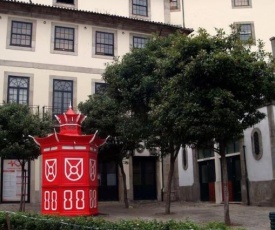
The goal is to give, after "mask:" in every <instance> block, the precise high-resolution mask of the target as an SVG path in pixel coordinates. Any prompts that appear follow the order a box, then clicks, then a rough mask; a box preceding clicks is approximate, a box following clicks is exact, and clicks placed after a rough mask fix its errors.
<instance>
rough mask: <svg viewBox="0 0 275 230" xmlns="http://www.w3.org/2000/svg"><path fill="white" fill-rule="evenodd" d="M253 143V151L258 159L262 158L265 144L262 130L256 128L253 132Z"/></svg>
mask: <svg viewBox="0 0 275 230" xmlns="http://www.w3.org/2000/svg"><path fill="white" fill-rule="evenodd" d="M251 143H252V153H253V156H254V158H255V159H256V160H260V159H261V158H262V155H263V145H262V133H261V130H260V129H258V128H255V129H253V130H252V133H251Z"/></svg>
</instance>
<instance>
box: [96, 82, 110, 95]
mask: <svg viewBox="0 0 275 230" xmlns="http://www.w3.org/2000/svg"><path fill="white" fill-rule="evenodd" d="M107 85H108V84H107V83H105V82H98V81H96V82H95V83H94V94H96V95H100V94H102V92H100V90H102V89H103V90H104V91H105V90H106V88H107ZM98 88H101V89H99V90H98Z"/></svg>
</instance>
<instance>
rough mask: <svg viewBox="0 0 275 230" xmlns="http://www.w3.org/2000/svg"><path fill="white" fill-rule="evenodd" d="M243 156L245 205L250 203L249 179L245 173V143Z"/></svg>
mask: <svg viewBox="0 0 275 230" xmlns="http://www.w3.org/2000/svg"><path fill="white" fill-rule="evenodd" d="M243 157H244V171H245V186H246V197H247V201H246V205H250V194H249V180H248V173H247V164H246V153H245V145H243Z"/></svg>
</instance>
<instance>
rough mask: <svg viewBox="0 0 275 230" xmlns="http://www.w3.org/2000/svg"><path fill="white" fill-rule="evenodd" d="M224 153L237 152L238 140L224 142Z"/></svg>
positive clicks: (238, 148) (238, 150)
mask: <svg viewBox="0 0 275 230" xmlns="http://www.w3.org/2000/svg"><path fill="white" fill-rule="evenodd" d="M225 151H226V154H230V153H238V152H240V145H239V140H237V141H234V140H232V141H229V142H228V143H227V144H226V150H225Z"/></svg>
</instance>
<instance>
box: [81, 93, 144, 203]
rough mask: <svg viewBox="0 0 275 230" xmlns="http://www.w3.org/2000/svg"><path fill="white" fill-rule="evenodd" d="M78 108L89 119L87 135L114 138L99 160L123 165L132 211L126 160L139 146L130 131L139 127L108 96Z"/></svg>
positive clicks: (101, 150)
mask: <svg viewBox="0 0 275 230" xmlns="http://www.w3.org/2000/svg"><path fill="white" fill-rule="evenodd" d="M78 107H79V110H80V111H81V112H82V113H83V114H85V115H86V116H87V118H86V120H85V121H84V122H83V125H82V128H83V130H84V132H85V133H94V132H95V131H96V130H98V131H99V135H100V136H103V137H106V136H107V135H108V136H110V137H109V138H108V140H107V143H106V144H105V145H103V146H102V147H101V148H100V149H99V160H105V161H113V162H115V163H116V164H117V165H118V166H119V168H120V171H121V174H122V179H123V190H124V194H123V195H124V196H123V197H124V204H125V207H126V208H129V201H128V196H127V187H126V174H125V171H124V160H125V158H128V157H129V156H130V155H131V154H132V152H133V150H134V149H135V147H136V145H137V144H136V143H137V141H136V139H135V138H134V135H135V133H134V132H130V130H131V129H133V130H136V131H137V130H138V127H139V126H138V125H137V124H136V123H135V121H134V120H133V119H131V116H130V115H129V114H127V112H126V111H124V110H123V109H122V108H120V107H119V106H118V105H117V103H116V102H115V101H114V100H113V99H112V98H110V97H109V96H108V95H107V94H106V93H102V94H98V95H91V96H89V99H88V100H87V101H85V102H81V103H80V104H79V105H78Z"/></svg>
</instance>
